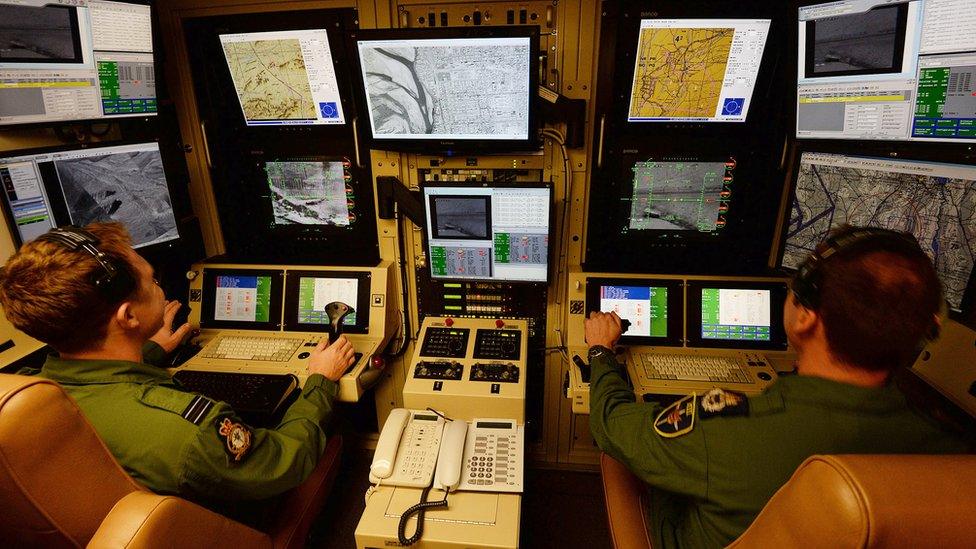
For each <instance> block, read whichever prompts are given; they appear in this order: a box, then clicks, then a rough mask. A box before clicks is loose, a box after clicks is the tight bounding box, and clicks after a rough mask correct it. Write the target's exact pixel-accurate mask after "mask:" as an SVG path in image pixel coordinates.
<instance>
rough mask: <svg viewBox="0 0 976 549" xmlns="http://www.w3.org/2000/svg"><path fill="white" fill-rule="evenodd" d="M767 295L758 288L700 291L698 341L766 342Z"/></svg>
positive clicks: (770, 308) (768, 327) (769, 305)
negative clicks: (699, 336) (699, 334)
mask: <svg viewBox="0 0 976 549" xmlns="http://www.w3.org/2000/svg"><path fill="white" fill-rule="evenodd" d="M770 294H771V292H770V291H769V290H758V289H737V288H702V289H701V336H702V339H725V340H743V341H769V339H770V335H769V329H770V322H771V317H772V314H771V312H772V297H771V295H770Z"/></svg>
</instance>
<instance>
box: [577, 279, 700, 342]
mask: <svg viewBox="0 0 976 549" xmlns="http://www.w3.org/2000/svg"><path fill="white" fill-rule="evenodd" d="M592 311H601V312H604V313H611V312H615V313H617V316H619V317H620V318H621V319H624V320H629V321H630V328H628V329H627V333H625V334H624V335H623V336H621V338H620V341H621V343H624V344H629V345H656V346H680V345H681V337H682V334H681V330H682V325H681V322H682V314H683V312H684V291H683V289H682V287H681V281H680V280H666V279H660V280H658V279H639V278H635V279H624V278H588V279H587V280H586V312H587V315H589V313H590V312H592Z"/></svg>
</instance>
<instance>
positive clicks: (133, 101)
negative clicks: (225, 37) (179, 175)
mask: <svg viewBox="0 0 976 549" xmlns="http://www.w3.org/2000/svg"><path fill="white" fill-rule="evenodd" d="M154 114H156V76H155V67H154V64H153V37H152V23H151V20H150V7H149V6H148V5H147V4H140V3H132V2H107V1H103V0H88V1H87V2H80V1H79V2H75V1H72V2H67V1H66V2H50V1H49V0H0V126H2V125H11V124H48V123H51V122H60V121H69V120H98V119H114V118H121V117H128V116H146V115H154Z"/></svg>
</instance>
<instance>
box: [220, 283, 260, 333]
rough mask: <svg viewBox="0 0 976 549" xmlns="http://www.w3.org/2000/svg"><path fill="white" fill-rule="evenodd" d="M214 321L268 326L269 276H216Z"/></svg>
mask: <svg viewBox="0 0 976 549" xmlns="http://www.w3.org/2000/svg"><path fill="white" fill-rule="evenodd" d="M216 285H217V287H216V291H215V293H214V320H218V321H231V322H268V321H269V320H270V319H271V277H270V276H218V277H216Z"/></svg>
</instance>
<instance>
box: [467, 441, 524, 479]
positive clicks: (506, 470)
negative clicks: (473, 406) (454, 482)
mask: <svg viewBox="0 0 976 549" xmlns="http://www.w3.org/2000/svg"><path fill="white" fill-rule="evenodd" d="M516 437H517V435H514V434H512V435H506V434H493V433H492V434H488V433H484V434H482V433H479V434H478V435H477V436H476V438H475V439H474V455H472V456H471V457H470V458H468V462H467V463H466V464H465V465H467V470H468V475H467V478H466V479H464V481H465V483H466V484H468V485H470V486H472V487H479V486H492V485H499V484H501V485H509V486H516V484H517V482H518V481H517V475H516V472H517V469H518V461H519V460H518V456H517V448H518V443H517V440H516ZM473 489H477V488H473Z"/></svg>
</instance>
